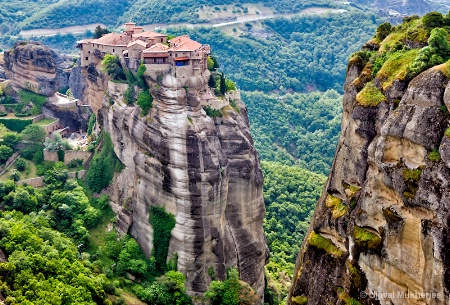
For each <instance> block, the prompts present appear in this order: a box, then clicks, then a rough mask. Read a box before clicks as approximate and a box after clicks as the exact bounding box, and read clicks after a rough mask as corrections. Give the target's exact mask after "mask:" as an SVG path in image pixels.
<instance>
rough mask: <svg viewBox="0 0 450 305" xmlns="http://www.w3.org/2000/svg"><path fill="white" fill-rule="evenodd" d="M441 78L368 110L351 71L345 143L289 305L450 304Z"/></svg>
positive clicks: (354, 68)
mask: <svg viewBox="0 0 450 305" xmlns="http://www.w3.org/2000/svg"><path fill="white" fill-rule="evenodd" d="M442 71H445V69H443V66H437V67H434V68H431V69H429V70H427V71H425V72H423V73H422V74H420V75H419V76H417V77H415V78H414V79H413V80H412V81H411V82H409V84H408V85H407V86H406V85H399V83H397V85H396V83H395V82H394V84H393V86H392V87H391V89H392V90H394V89H393V88H394V87H395V91H396V92H395V94H393V95H395V96H396V97H397V96H400V97H401V99H400V102H398V100H396V98H392V99H391V98H389V94H387V95H388V98H387V101H385V102H381V103H380V104H378V106H376V107H363V106H361V105H359V104H358V103H357V101H356V94H357V92H358V90H359V89H358V88H357V84H358V81H355V80H356V79H357V78H358V77H360V75H361V73H362V66H361V65H358V64H357V62H351V63H350V64H349V68H348V71H347V79H346V83H345V95H344V98H343V110H344V112H343V118H342V133H341V136H340V139H339V143H338V147H337V151H336V156H335V159H334V163H333V166H332V170H331V172H330V176H329V179H328V182H327V184H326V187H325V189H324V192H323V194H322V197H321V198H320V200H319V202H318V203H317V207H316V210H315V213H314V216H313V218H312V222H311V226H310V229H309V232H308V238H307V239H306V240H305V241H304V243H303V245H302V248H301V251H300V253H299V256H298V259H297V265H296V271H295V273H294V280H293V285H292V287H291V291H290V295H289V301H288V304H310V305H315V304H430V305H432V304H435V305H438V304H442V305H444V304H449V302H450V296H449V292H450V280H449V279H450V231H449V225H450V212H449V207H450V196H449V194H450V192H449V191H450V188H449V184H450V167H449V165H450V157H449V156H450V138H449V136H448V135H447V134H445V133H444V132H445V130H446V129H447V128H448V127H449V125H450V123H449V114H448V109H450V108H449V106H450V102H449V97H450V93H449V92H450V83H449V78H448V76H446V75H445V74H444V73H443V72H442ZM375 82H376V81H375ZM359 88H361V87H359ZM387 91H388V90H387ZM391 93H392V92H391ZM352 299H353V300H352ZM356 301H358V302H359V303H355V302H356ZM352 302H353V303H352Z"/></svg>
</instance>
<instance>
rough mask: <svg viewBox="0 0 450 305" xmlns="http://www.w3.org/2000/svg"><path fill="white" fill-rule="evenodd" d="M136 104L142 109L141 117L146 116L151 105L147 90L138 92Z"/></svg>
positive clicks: (151, 101) (151, 100) (151, 99)
mask: <svg viewBox="0 0 450 305" xmlns="http://www.w3.org/2000/svg"><path fill="white" fill-rule="evenodd" d="M137 104H138V105H139V107H141V109H142V115H143V116H146V115H147V114H148V111H149V110H150V109H151V108H152V105H153V97H152V95H151V94H150V91H149V90H148V89H144V90H142V91H141V92H139V95H138V98H137Z"/></svg>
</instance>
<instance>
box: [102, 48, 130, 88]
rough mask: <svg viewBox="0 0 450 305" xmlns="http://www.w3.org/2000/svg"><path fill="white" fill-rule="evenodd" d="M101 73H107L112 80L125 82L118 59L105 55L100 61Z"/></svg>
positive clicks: (125, 78)
mask: <svg viewBox="0 0 450 305" xmlns="http://www.w3.org/2000/svg"><path fill="white" fill-rule="evenodd" d="M101 70H102V72H103V73H107V74H108V75H109V76H110V77H111V79H112V80H117V81H126V80H127V77H126V75H125V72H124V71H123V67H122V64H121V63H120V60H119V57H117V56H114V55H111V54H106V55H105V57H104V58H103V60H102V68H101Z"/></svg>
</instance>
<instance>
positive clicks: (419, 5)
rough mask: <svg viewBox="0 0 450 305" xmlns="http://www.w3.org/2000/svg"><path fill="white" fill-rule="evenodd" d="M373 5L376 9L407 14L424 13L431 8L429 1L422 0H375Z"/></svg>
mask: <svg viewBox="0 0 450 305" xmlns="http://www.w3.org/2000/svg"><path fill="white" fill-rule="evenodd" d="M374 6H375V8H377V9H383V10H388V9H391V10H395V11H397V12H399V13H401V14H407V15H414V14H416V15H424V14H426V13H428V12H430V11H431V10H432V6H431V5H430V3H429V2H427V1H424V0H376V1H375V3H374Z"/></svg>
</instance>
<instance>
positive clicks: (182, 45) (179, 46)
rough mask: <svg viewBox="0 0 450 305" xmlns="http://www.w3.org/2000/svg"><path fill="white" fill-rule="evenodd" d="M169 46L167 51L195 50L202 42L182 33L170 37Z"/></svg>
mask: <svg viewBox="0 0 450 305" xmlns="http://www.w3.org/2000/svg"><path fill="white" fill-rule="evenodd" d="M170 46H171V48H170V50H169V51H196V50H198V49H200V48H201V46H202V44H201V43H199V42H197V41H195V40H192V39H190V38H189V36H187V35H183V36H178V37H175V38H173V39H171V40H170Z"/></svg>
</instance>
